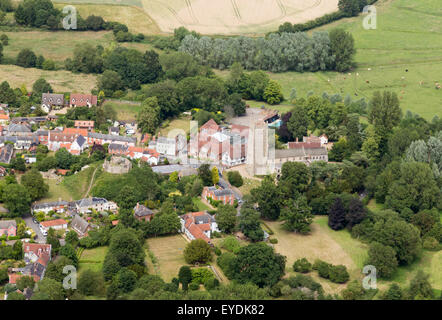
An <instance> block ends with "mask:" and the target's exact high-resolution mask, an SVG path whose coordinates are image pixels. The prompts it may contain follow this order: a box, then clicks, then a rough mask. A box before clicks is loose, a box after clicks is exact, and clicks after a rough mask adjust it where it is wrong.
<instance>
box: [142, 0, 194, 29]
mask: <svg viewBox="0 0 442 320" xmlns="http://www.w3.org/2000/svg"><path fill="white" fill-rule="evenodd" d="M150 1H151V2H155V3H157V4H158V5H160V6H163V7H165V8H166V9H167V10H169V11H170V13H171V14H172V15H173V16H174V18H175V19H177V21H178V22H179V23H181V24H182V25H183V26H186V25H187V23H186V22H184V20H183V19H181V18H180V16H179V15H178V13H177V12H176V11H175V9H174V8H172V7H171V6H169V5H168V4H165V3H163V2H161V1H157V0H150ZM143 2H144V1H143ZM143 8H144V5H143ZM144 9H145V8H144ZM144 11H146V10H144Z"/></svg>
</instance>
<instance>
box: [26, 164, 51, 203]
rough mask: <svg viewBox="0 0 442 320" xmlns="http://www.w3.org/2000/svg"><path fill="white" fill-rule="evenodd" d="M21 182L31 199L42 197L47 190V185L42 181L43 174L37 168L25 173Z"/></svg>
mask: <svg viewBox="0 0 442 320" xmlns="http://www.w3.org/2000/svg"><path fill="white" fill-rule="evenodd" d="M21 184H22V185H24V186H25V187H26V189H27V190H28V193H29V195H30V197H31V200H32V201H34V200H38V199H41V198H43V197H44V196H45V195H46V194H47V193H48V191H49V186H48V185H47V184H46V183H45V182H44V180H43V176H42V175H41V173H40V172H39V171H38V170H37V169H32V170H29V171H28V172H27V173H25V174H24V175H23V176H22V178H21Z"/></svg>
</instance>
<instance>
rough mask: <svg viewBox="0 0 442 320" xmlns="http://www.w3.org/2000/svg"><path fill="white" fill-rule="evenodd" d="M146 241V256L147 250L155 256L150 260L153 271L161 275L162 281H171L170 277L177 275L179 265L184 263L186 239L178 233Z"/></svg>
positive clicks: (147, 254)
mask: <svg viewBox="0 0 442 320" xmlns="http://www.w3.org/2000/svg"><path fill="white" fill-rule="evenodd" d="M146 242H147V244H148V248H149V249H148V250H146V256H149V252H151V254H152V255H153V256H154V257H155V261H152V264H153V265H154V272H155V273H157V274H158V275H159V276H161V277H162V278H163V279H164V281H167V282H169V281H171V280H172V278H174V277H176V276H177V275H178V271H179V269H180V268H181V266H183V265H186V261H185V260H184V255H183V251H184V248H185V247H186V245H187V241H186V239H184V237H183V236H182V235H180V234H178V235H175V236H168V237H157V238H149V239H147V240H146ZM149 264H150V263H149ZM151 271H152V270H151V269H150V272H151Z"/></svg>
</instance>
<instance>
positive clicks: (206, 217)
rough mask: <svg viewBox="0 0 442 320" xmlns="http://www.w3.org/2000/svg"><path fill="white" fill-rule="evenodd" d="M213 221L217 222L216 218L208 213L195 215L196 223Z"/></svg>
mask: <svg viewBox="0 0 442 320" xmlns="http://www.w3.org/2000/svg"><path fill="white" fill-rule="evenodd" d="M211 222H215V218H214V217H212V216H211V215H210V214H208V213H206V214H204V215H201V216H196V217H195V223H196V224H201V223H211Z"/></svg>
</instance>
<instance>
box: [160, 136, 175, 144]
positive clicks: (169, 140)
mask: <svg viewBox="0 0 442 320" xmlns="http://www.w3.org/2000/svg"><path fill="white" fill-rule="evenodd" d="M157 143H165V144H174V143H175V139H174V138H167V137H159V138H158V139H157Z"/></svg>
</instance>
